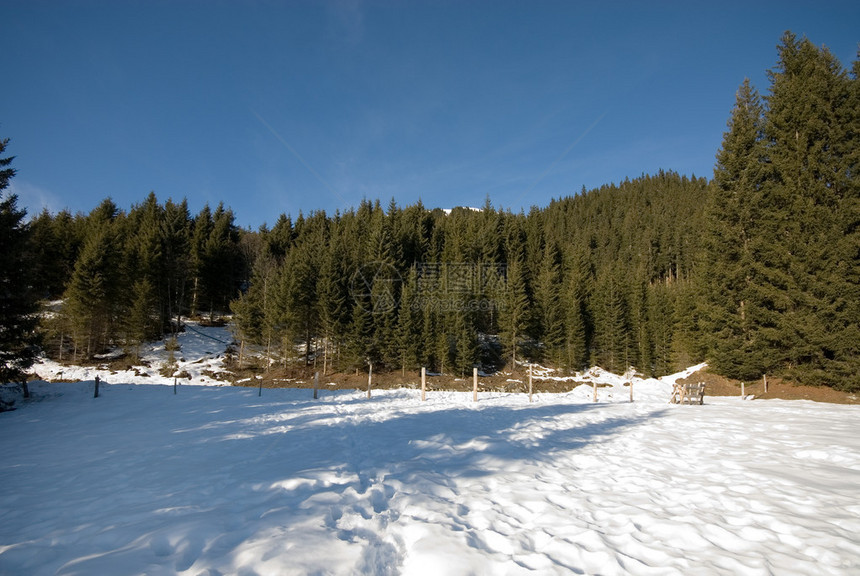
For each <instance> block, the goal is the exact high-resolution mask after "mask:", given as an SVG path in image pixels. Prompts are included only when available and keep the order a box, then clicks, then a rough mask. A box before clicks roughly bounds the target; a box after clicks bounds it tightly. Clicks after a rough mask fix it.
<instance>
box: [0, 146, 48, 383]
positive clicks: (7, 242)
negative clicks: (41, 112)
mask: <svg viewBox="0 0 860 576" xmlns="http://www.w3.org/2000/svg"><path fill="white" fill-rule="evenodd" d="M8 143H9V139H8V138H6V139H0V154H3V153H4V152H5V150H6V146H7V145H8ZM13 158H14V157H6V158H2V157H0V193H2V191H3V190H5V189H6V188H7V187H8V185H9V180H10V179H11V178H12V177H13V176H14V175H15V169H14V168H11V164H12V160H13ZM17 200H18V198H17V196H15V195H14V194H13V195H11V196H7V197H5V198H3V197H2V196H0V245H2V246H3V249H2V250H0V382H12V381H18V380H21V379H22V378H23V377H24V374H25V373H26V371H27V370H29V368H30V367H31V366H32V365H33V363H34V362H35V360H36V356H37V354H38V343H39V337H38V334H37V332H36V326H37V323H38V320H37V315H36V313H37V311H38V303H37V298H36V293H35V292H34V290H33V283H32V280H31V275H30V270H31V268H30V260H29V259H30V245H29V241H30V231H29V229H28V226H27V224H26V223H24V217H25V216H26V212H25V211H23V210H18V207H17ZM25 394H26V389H25Z"/></svg>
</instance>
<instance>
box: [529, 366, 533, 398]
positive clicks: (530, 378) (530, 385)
mask: <svg viewBox="0 0 860 576" xmlns="http://www.w3.org/2000/svg"><path fill="white" fill-rule="evenodd" d="M533 368H534V366H533V365H532V364H529V402H531V401H532V371H533Z"/></svg>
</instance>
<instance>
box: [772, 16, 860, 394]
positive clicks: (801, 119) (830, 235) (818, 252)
mask: <svg viewBox="0 0 860 576" xmlns="http://www.w3.org/2000/svg"><path fill="white" fill-rule="evenodd" d="M770 78H771V93H770V96H769V97H768V110H767V114H766V119H767V122H766V124H765V141H766V144H767V147H768V153H769V160H770V161H771V163H772V166H773V173H772V174H771V177H770V178H769V179H768V181H767V186H766V193H767V195H766V197H765V204H766V206H767V207H768V209H770V210H771V211H772V212H774V213H776V214H780V212H779V211H778V210H779V207H781V206H786V207H787V208H788V210H789V211H790V218H786V219H784V220H782V221H780V222H778V224H776V225H775V226H773V230H772V232H773V237H774V238H775V239H776V241H775V242H774V245H775V250H776V251H778V252H777V253H778V255H779V256H780V257H781V258H780V261H779V262H778V263H777V264H778V265H779V266H778V272H779V275H778V276H777V278H776V279H777V281H778V282H779V283H777V282H774V283H773V284H774V285H775V287H776V288H778V289H780V292H781V301H782V304H783V305H782V307H781V308H780V312H781V314H780V316H779V323H778V325H777V326H776V329H777V330H776V331H775V332H776V333H775V335H774V336H775V338H774V339H775V341H776V342H775V344H776V346H773V347H772V354H773V358H772V361H773V363H774V364H775V367H776V368H777V369H778V370H783V371H785V373H786V374H788V375H791V376H792V377H794V378H795V379H797V380H799V381H802V382H805V383H827V384H832V385H844V384H847V381H845V380H844V378H845V375H849V376H848V377H849V381H850V379H851V378H854V379H856V373H854V374H852V372H854V370H853V369H852V367H851V366H852V364H853V367H854V368H856V367H857V361H856V351H857V349H858V348H857V346H856V345H855V344H847V345H846V342H851V340H850V336H852V335H856V326H857V321H858V320H860V318H858V317H857V316H856V313H855V312H853V311H851V310H850V305H848V306H846V304H847V301H846V300H845V296H846V295H850V294H857V285H856V280H855V281H852V279H851V278H850V275H851V272H850V270H849V268H850V267H851V266H850V265H851V264H852V263H856V252H853V251H852V250H850V249H849V250H848V251H846V252H843V251H841V250H840V247H844V246H845V244H844V238H845V236H846V235H850V234H851V232H852V226H856V224H855V225H851V224H849V226H848V228H846V227H845V226H844V223H845V215H846V213H847V214H848V215H849V218H850V217H851V213H852V207H853V206H854V204H853V202H852V198H856V190H857V179H858V176H857V172H856V170H855V169H856V167H857V166H856V149H857V144H858V132H857V127H858V123H857V122H858V121H857V115H858V111H857V104H856V100H852V84H851V83H852V81H851V80H850V79H849V78H848V76H847V74H846V73H845V71H844V70H843V69H842V67H841V65H840V64H839V62H838V61H837V60H836V58H835V57H833V55H832V54H830V52H829V51H828V50H827V49H826V48H823V49H819V48H816V47H815V46H814V45H813V44H812V43H811V42H810V41H809V40H808V39H806V38H804V39H802V40H798V39H797V38H796V37H795V36H794V35H793V34H791V33H786V34H785V35H784V36H783V39H782V44H781V45H780V47H779V60H778V64H777V67H776V68H775V69H774V70H772V71H771V72H770ZM853 82H856V80H854V81H853ZM852 158H853V160H852ZM852 164H853V166H852ZM854 215H856V211H854ZM855 222H856V221H855ZM849 244H850V241H849ZM852 252H853V253H852ZM855 342H856V340H855Z"/></svg>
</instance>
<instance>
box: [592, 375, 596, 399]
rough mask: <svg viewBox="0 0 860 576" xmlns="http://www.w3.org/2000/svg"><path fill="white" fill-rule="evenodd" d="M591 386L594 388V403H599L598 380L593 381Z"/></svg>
mask: <svg viewBox="0 0 860 576" xmlns="http://www.w3.org/2000/svg"><path fill="white" fill-rule="evenodd" d="M591 384H592V386H593V387H594V401H595V402H597V380H594V381H592V383H591Z"/></svg>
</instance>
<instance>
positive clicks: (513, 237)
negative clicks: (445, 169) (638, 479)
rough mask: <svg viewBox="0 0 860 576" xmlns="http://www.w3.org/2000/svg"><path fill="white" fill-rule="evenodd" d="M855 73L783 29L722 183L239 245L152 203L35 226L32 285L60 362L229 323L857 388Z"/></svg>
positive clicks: (859, 109)
mask: <svg viewBox="0 0 860 576" xmlns="http://www.w3.org/2000/svg"><path fill="white" fill-rule="evenodd" d="M858 75H860V64H858V62H855V63H854V65H853V67H852V69H851V70H850V71H848V70H845V69H844V68H843V67H842V66H841V65H840V63H839V62H838V61H837V60H836V58H835V57H833V55H832V54H831V53H830V52H829V51H828V50H827V49H826V48H819V47H816V46H815V45H814V44H812V43H811V42H810V41H809V40H807V39H805V38H804V39H798V38H797V37H796V36H794V35H793V34H791V33H786V34H785V35H784V36H783V38H782V41H781V43H780V45H779V46H778V59H777V64H776V66H775V67H774V69H772V70H771V71H770V72H769V79H770V86H769V90H768V91H767V93H766V94H764V95H760V94H759V93H758V92H757V91H756V89H755V88H754V87H753V86H751V85H750V83H749V82H748V81H745V82H744V83H743V84H742V85H741V86H740V88H739V90H738V92H737V98H736V104H735V107H734V109H733V110H732V111H731V115H730V118H729V121H728V129H727V131H726V133H725V135H724V139H723V143H722V146H721V148H720V150H719V151H718V153H717V156H716V167H715V171H714V178H713V180H711V181H708V180H707V179H704V178H696V177H686V176H682V175H679V174H677V173H675V172H663V171H660V172H658V173H656V174H654V175H643V176H641V177H639V178H636V179H634V180H625V181H624V182H622V183H619V184H612V185H606V186H602V187H600V188H598V189H593V190H585V189H583V190H582V192H581V193H579V194H577V195H574V196H570V197H566V198H560V199H557V200H553V201H552V202H551V203H550V204H549V205H548V206H546V207H543V208H539V207H533V208H532V209H531V210H529V211H528V212H527V213H526V212H519V213H514V212H511V211H510V210H505V209H501V208H496V207H494V206H493V205H492V203H491V201H490V199H489V198H488V199H487V200H486V202H485V203H484V205H483V207H482V208H481V209H479V210H475V209H465V208H456V209H453V210H452V211H450V212H446V211H442V210H439V209H432V210H431V209H428V208H425V207H424V205H423V204H422V203H421V202H418V203H417V204H414V205H410V206H405V207H401V206H398V205H397V204H396V203H395V202H394V201H393V200H392V201H391V202H390V203H389V204H388V205H387V206H386V207H384V208H383V206H382V205H381V204H380V203H379V201H373V202H371V201H367V200H365V201H363V202H362V203H361V204H360V205H359V206H358V207H356V208H354V209H350V210H348V211H346V212H343V213H341V212H337V213H335V214H334V215H327V214H326V213H325V212H322V211H319V212H312V213H310V214H308V215H303V214H299V215H298V216H297V217H296V218H295V219H293V218H292V217H290V216H287V215H282V216H281V217H280V218H279V219H278V220H277V222H276V223H275V224H274V225H273V226H272V227H271V228H268V227H266V226H263V227H261V228H260V229H259V230H258V231H250V230H241V229H239V228H237V227H236V226H235V224H234V222H233V214H232V212H231V211H230V210H229V209H226V208H224V207H223V206H219V207H218V208H217V209H216V210H215V211H214V212H213V211H211V210H210V209H209V208H208V207H206V208H204V209H203V210H202V211H201V212H200V213H199V214H197V215H196V216H193V217H192V216H191V215H190V214H189V211H188V207H187V204H186V203H185V202H184V201H183V202H181V203H174V202H173V201H170V200H168V201H167V202H166V203H164V204H161V203H159V202H158V200H157V199H156V197H155V195H154V194H150V195H149V197H148V198H147V199H146V200H145V201H144V202H143V203H142V204H140V205H137V206H133V207H132V208H131V209H130V210H129V211H128V212H127V213H125V212H123V211H122V210H120V209H119V208H118V207H117V206H115V205H114V204H113V202H111V201H110V200H106V201H105V202H103V203H102V204H101V205H100V206H99V207H98V208H96V209H95V210H94V211H93V212H92V213H90V214H89V215H86V216H83V215H77V216H72V215H71V214H69V213H67V212H61V213H59V214H56V215H51V214H49V213H47V212H44V213H42V214H40V215H39V216H37V217H36V218H35V219H34V220H32V222H30V223H29V224H28V225H26V226H23V225H20V223H19V226H18V228H19V229H22V230H23V229H24V228H26V232H27V234H28V235H29V237H30V240H31V243H30V246H31V249H30V250H28V251H27V252H26V254H27V258H28V259H29V262H30V263H31V264H32V265H31V266H30V267H29V268H30V270H31V271H32V272H33V276H32V278H33V288H34V290H35V291H36V292H37V293H38V294H39V295H40V296H41V297H42V298H43V299H45V300H51V299H61V300H62V306H61V307H59V309H58V310H57V311H56V313H55V314H53V315H52V316H50V319H49V320H48V321H45V322H43V324H45V326H43V329H44V331H45V333H46V336H47V340H46V342H45V348H46V349H47V350H48V351H49V352H51V353H52V354H58V353H60V354H66V355H71V356H78V357H91V356H92V355H94V354H98V353H100V352H103V351H104V350H106V349H108V348H110V347H116V346H124V347H125V348H126V349H127V350H128V351H129V352H131V353H134V351H135V350H136V348H137V347H138V346H139V345H140V343H141V342H143V341H145V340H147V339H149V338H154V337H157V336H160V335H163V334H165V333H169V332H170V331H172V330H176V329H177V328H178V325H179V321H180V320H179V319H180V317H181V316H187V315H192V314H203V315H210V316H211V315H216V314H224V313H231V314H232V315H233V319H234V327H235V331H236V339H237V341H238V342H240V347H241V350H242V353H243V354H245V355H246V356H248V355H250V352H251V351H253V353H254V354H256V355H258V356H262V357H264V358H265V359H266V364H267V366H269V367H275V366H279V365H280V366H284V365H293V366H295V365H299V366H311V365H315V366H316V369H318V370H323V371H326V372H331V371H335V370H337V371H346V370H356V369H366V367H367V365H368V364H373V366H374V370H378V369H388V370H403V371H405V370H415V369H417V368H419V367H420V366H426V367H428V368H429V369H431V370H434V371H437V372H444V373H449V374H464V373H467V372H471V369H472V367H473V366H475V365H478V366H480V367H482V368H483V369H484V370H487V371H490V370H495V369H500V368H502V367H509V368H511V367H513V368H516V367H517V366H519V365H521V363H523V362H542V363H545V364H549V365H552V366H556V367H558V368H561V369H564V370H568V371H577V370H582V369H585V368H587V367H589V366H592V365H600V366H602V367H604V368H606V369H608V370H612V371H616V372H623V371H624V370H626V369H628V368H629V367H631V366H632V367H635V368H636V369H637V370H638V371H639V372H641V373H643V374H647V375H662V374H666V373H669V372H672V371H674V370H677V369H680V368H683V367H686V366H689V365H691V364H693V363H695V362H698V361H701V360H707V361H708V362H709V363H710V365H711V366H712V368H713V369H714V370H715V371H716V372H718V373H720V374H723V375H725V376H729V377H733V378H738V379H743V380H751V379H755V378H760V377H761V376H762V375H764V374H767V375H772V376H784V377H788V378H790V379H791V380H793V381H796V382H801V383H810V384H827V385H830V386H834V387H836V388H840V389H845V390H857V389H860V167H858V162H860V142H858V138H860V82H858Z"/></svg>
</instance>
